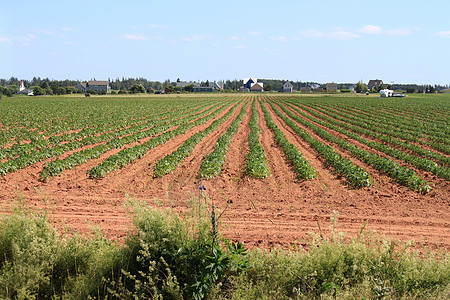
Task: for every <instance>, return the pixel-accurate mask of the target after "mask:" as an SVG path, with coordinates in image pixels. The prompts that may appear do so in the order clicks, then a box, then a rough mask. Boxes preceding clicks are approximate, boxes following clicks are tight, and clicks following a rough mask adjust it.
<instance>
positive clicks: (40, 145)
mask: <svg viewBox="0 0 450 300" xmlns="http://www.w3.org/2000/svg"><path fill="white" fill-rule="evenodd" d="M154 120H155V119H154V118H153V119H151V120H147V121H146V122H145V123H143V124H139V125H134V126H133V125H131V124H127V125H125V124H124V125H122V126H121V127H122V129H125V128H126V127H128V126H129V127H130V128H131V130H133V129H135V130H136V131H137V130H142V129H140V128H145V127H146V124H151V122H152V121H154ZM140 123H142V122H140ZM119 130H120V127H119V128H118V127H117V126H108V127H105V128H101V127H90V128H84V129H82V130H80V131H78V132H72V133H65V134H62V135H55V136H51V137H49V138H48V139H46V138H45V137H44V136H42V135H30V136H28V137H27V140H29V141H30V142H29V143H23V144H21V143H15V144H13V145H12V146H11V147H8V148H2V149H0V159H11V158H14V157H17V156H21V155H26V154H29V153H31V152H33V151H39V150H41V149H44V148H51V147H55V146H57V145H58V144H61V143H63V142H70V141H75V140H80V139H84V138H87V137H93V136H98V135H101V134H103V133H106V132H108V133H109V132H114V131H119ZM121 132H123V131H121Z"/></svg>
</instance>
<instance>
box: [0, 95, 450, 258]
mask: <svg viewBox="0 0 450 300" xmlns="http://www.w3.org/2000/svg"><path fill="white" fill-rule="evenodd" d="M245 105H247V104H245ZM240 107H241V106H240ZM240 107H238V109H237V110H236V111H235V113H234V114H233V116H232V117H231V118H230V119H229V120H227V121H225V122H224V123H223V124H222V125H221V126H220V127H219V129H217V130H216V131H214V132H212V133H211V134H210V135H208V136H207V137H205V138H204V139H203V140H202V141H201V142H200V143H199V144H198V145H197V146H196V147H195V149H194V151H193V153H192V154H191V156H189V157H188V158H187V159H185V160H184V161H183V163H182V164H181V165H180V166H179V167H178V169H177V170H175V171H173V172H172V173H171V174H169V175H166V176H164V177H163V178H153V171H152V168H151V167H152V166H154V165H155V163H156V162H157V161H158V160H159V159H160V158H162V157H164V156H165V155H167V154H169V153H171V152H172V151H174V150H176V149H177V148H178V147H179V146H180V145H181V144H182V143H183V142H184V141H185V140H187V139H188V138H189V137H190V136H191V135H193V134H195V133H196V132H199V131H201V130H204V129H205V128H206V127H208V126H209V125H210V124H211V123H212V121H213V120H210V121H208V122H207V123H206V124H204V125H201V126H196V127H195V128H193V129H192V130H190V131H189V132H187V133H185V134H183V135H180V136H178V137H176V138H174V139H172V140H170V141H169V142H167V143H165V144H164V145H160V146H158V147H156V148H154V149H152V150H150V151H149V152H148V153H147V154H146V155H145V156H144V157H143V158H142V159H140V160H138V161H135V162H134V163H133V164H130V165H128V166H126V167H124V168H122V169H120V170H118V171H116V172H113V173H112V174H109V175H107V176H106V177H105V178H104V179H101V180H94V179H89V177H88V176H87V174H86V172H87V171H88V170H90V169H91V168H92V167H93V166H95V165H97V164H98V163H100V162H101V161H102V160H104V159H105V158H107V157H108V156H110V155H112V154H115V153H117V152H118V151H119V150H114V151H111V152H108V153H105V154H103V155H102V156H101V157H100V158H99V159H94V160H91V161H89V162H88V163H86V164H83V165H80V166H77V167H75V168H74V169H72V170H67V171H65V172H64V173H63V174H62V175H61V176H57V177H55V178H52V179H50V180H49V181H48V182H46V183H43V182H40V181H39V180H38V179H39V172H40V171H41V170H42V167H43V165H44V164H45V163H46V162H47V161H49V160H47V161H44V162H40V163H37V164H35V165H33V166H30V167H27V168H25V169H22V170H18V171H17V172H15V173H12V174H7V175H5V176H3V177H1V178H0V205H1V207H2V211H5V212H6V211H9V210H10V209H11V207H12V206H13V205H16V204H17V205H20V204H19V203H26V204H27V205H29V206H30V207H31V208H33V209H36V210H47V211H48V212H49V215H50V218H51V220H52V221H53V222H54V223H55V224H57V225H58V226H63V225H64V226H67V227H68V228H69V229H70V230H76V231H79V232H81V233H86V232H88V231H89V230H91V229H90V228H91V225H95V226H100V228H102V229H103V230H104V232H105V233H106V234H107V235H108V236H109V237H110V238H111V239H113V240H121V239H122V238H123V237H124V236H125V235H126V232H127V230H128V229H129V228H130V223H131V222H130V218H129V217H128V216H127V212H126V209H125V208H124V206H123V203H124V202H126V200H127V199H129V198H133V199H137V200H140V201H145V202H146V203H148V205H152V206H158V207H170V208H172V209H173V210H175V211H177V212H183V211H186V210H187V209H188V208H189V207H190V206H192V205H195V203H196V202H198V201H204V199H203V198H201V197H199V189H198V187H199V184H203V185H204V186H206V188H207V190H206V192H205V195H206V196H207V198H208V199H207V201H208V203H211V202H214V205H215V206H216V207H217V209H218V210H219V211H223V210H224V209H225V208H226V211H225V212H224V214H223V215H222V218H221V220H220V222H221V225H220V227H219V230H220V231H221V232H222V233H223V235H224V236H225V237H227V238H230V239H235V240H240V241H241V242H244V243H245V245H246V246H248V247H273V246H277V245H279V246H282V247H289V246H291V245H294V244H300V245H302V244H305V239H306V238H307V237H308V233H310V232H319V230H321V231H322V233H323V234H328V233H329V231H330V229H329V225H330V224H331V223H330V216H331V215H332V214H333V212H338V214H339V218H338V220H339V222H338V225H337V229H338V230H342V231H345V232H348V233H349V234H351V235H356V234H357V233H358V232H359V231H360V229H361V227H362V226H363V225H364V224H365V222H367V226H366V227H365V228H364V230H375V231H377V232H378V233H381V234H384V235H385V236H386V237H390V238H393V239H400V240H415V241H416V242H417V245H419V244H424V245H427V246H431V247H441V248H444V249H447V250H448V249H450V210H449V204H450V201H449V198H450V196H449V195H450V186H449V184H448V182H447V181H445V180H442V179H439V178H437V177H436V176H432V175H430V174H426V172H418V173H419V175H421V176H424V175H427V176H426V177H427V178H426V179H427V180H429V181H430V182H432V183H433V184H434V189H433V190H432V191H431V192H430V193H428V194H427V195H421V194H419V193H417V192H415V191H411V190H408V188H406V187H403V186H400V185H398V184H396V183H395V181H394V180H393V179H391V178H389V177H387V176H385V175H381V174H379V173H378V172H377V171H376V170H374V169H373V168H370V167H368V166H366V165H365V164H364V163H362V162H360V161H357V160H356V159H354V158H351V159H352V161H353V160H354V161H355V163H356V164H358V165H359V166H363V167H364V168H365V169H366V171H367V172H369V173H370V175H371V176H372V177H373V178H374V184H373V186H372V187H369V188H363V189H359V190H355V189H349V188H348V187H347V186H346V185H345V179H344V178H340V177H339V176H337V175H335V174H334V173H333V171H332V169H331V168H330V167H329V166H327V165H326V164H325V163H324V161H323V160H322V159H321V158H320V157H318V154H317V153H316V152H315V151H314V149H313V148H312V147H311V146H310V145H309V144H308V143H306V142H304V141H303V140H302V139H301V138H300V137H298V136H297V135H296V133H295V132H294V131H293V130H292V129H290V128H289V127H288V126H287V125H286V124H285V123H284V122H283V121H282V120H281V119H280V118H279V117H277V116H276V115H275V113H274V112H273V111H272V109H271V108H270V106H268V105H266V107H267V108H268V110H269V112H270V113H271V114H272V118H273V120H274V122H275V124H277V126H278V127H279V128H280V129H281V130H282V131H283V132H284V133H285V135H286V137H287V138H288V139H289V141H290V142H291V143H293V144H294V145H296V146H297V147H298V148H299V149H300V151H301V152H302V153H303V154H304V156H305V158H306V159H307V160H308V161H309V162H310V163H311V165H312V166H314V168H316V170H317V173H318V176H317V178H315V179H313V180H310V181H299V180H298V179H297V178H296V176H295V173H294V172H293V171H292V169H291V167H290V166H289V164H288V162H287V161H286V159H285V156H284V154H283V151H282V149H281V148H280V147H278V146H277V145H276V144H275V141H274V138H273V132H272V131H271V130H269V128H268V127H267V124H266V122H265V119H264V114H263V112H262V110H261V107H260V105H258V113H259V127H260V129H261V130H262V132H261V137H260V141H261V144H262V146H263V148H264V150H265V153H266V155H267V158H268V166H269V168H270V172H271V175H270V176H269V177H268V178H266V179H252V178H249V177H248V176H246V175H245V155H246V154H247V153H248V151H249V145H248V142H247V137H248V134H249V131H250V129H249V126H248V123H249V120H250V114H251V107H250V105H248V106H247V114H246V115H245V116H244V119H243V121H242V123H241V126H240V127H239V129H238V131H237V133H236V134H235V135H234V136H233V138H232V140H231V144H230V148H229V150H228V152H227V158H226V160H225V164H224V165H223V171H222V173H221V174H220V175H219V176H217V177H216V178H214V179H203V180H199V178H198V177H197V172H198V169H199V166H200V164H201V161H202V158H203V156H205V155H207V154H208V153H210V152H211V151H212V150H213V147H214V145H215V143H216V141H217V139H218V138H219V137H220V136H221V135H222V134H223V133H225V131H226V130H227V129H228V126H230V124H231V123H232V122H233V120H234V119H235V118H236V116H237V115H238V114H239V111H240ZM227 111H228V109H227V110H225V111H224V112H222V113H221V114H220V115H219V116H218V117H217V118H220V117H221V116H223V115H224V114H225V113H226V112H227ZM217 118H215V119H217ZM305 130H308V129H306V128H305ZM309 132H310V133H311V135H313V136H314V134H313V133H312V132H311V131H309ZM315 137H316V136H315ZM318 139H319V138H318ZM350 142H351V141H350ZM334 148H336V147H334ZM339 152H341V153H342V154H343V155H344V156H346V157H349V154H348V153H345V152H344V151H339Z"/></svg>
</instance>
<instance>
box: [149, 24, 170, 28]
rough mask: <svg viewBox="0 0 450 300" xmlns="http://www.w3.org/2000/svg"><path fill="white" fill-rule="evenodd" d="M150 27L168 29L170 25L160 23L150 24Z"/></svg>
mask: <svg viewBox="0 0 450 300" xmlns="http://www.w3.org/2000/svg"><path fill="white" fill-rule="evenodd" d="M148 27H150V28H160V29H167V28H169V26H167V25H158V24H148Z"/></svg>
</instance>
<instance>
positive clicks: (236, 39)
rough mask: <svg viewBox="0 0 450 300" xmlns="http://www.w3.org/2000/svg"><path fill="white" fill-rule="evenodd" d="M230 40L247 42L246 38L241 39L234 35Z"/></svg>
mask: <svg viewBox="0 0 450 300" xmlns="http://www.w3.org/2000/svg"><path fill="white" fill-rule="evenodd" d="M230 40H232V41H243V40H245V38H244V37H240V36H236V35H232V36H230Z"/></svg>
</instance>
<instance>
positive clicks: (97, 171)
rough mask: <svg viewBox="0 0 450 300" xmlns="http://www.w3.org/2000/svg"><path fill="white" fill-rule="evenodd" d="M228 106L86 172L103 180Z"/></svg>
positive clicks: (195, 118) (226, 104) (223, 106)
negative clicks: (109, 174)
mask: <svg viewBox="0 0 450 300" xmlns="http://www.w3.org/2000/svg"><path fill="white" fill-rule="evenodd" d="M229 105H230V101H228V102H226V103H225V104H223V105H222V106H221V107H220V108H218V109H216V110H215V111H214V112H212V113H210V114H208V115H206V116H203V117H201V118H197V116H193V117H192V120H194V121H192V122H188V123H185V124H182V125H180V126H178V127H177V128H176V129H174V130H170V131H166V132H164V133H163V134H161V135H159V136H156V137H154V138H151V139H150V140H148V141H147V142H144V143H142V144H140V145H136V146H133V147H130V148H127V149H123V150H121V151H120V152H119V153H117V154H115V155H111V156H110V157H108V158H107V159H105V160H104V161H103V162H101V163H100V164H99V165H97V166H95V167H93V168H92V169H90V170H89V171H88V175H89V177H91V178H97V179H99V178H103V177H105V176H106V175H107V174H108V173H111V172H113V171H115V170H118V169H120V168H123V167H124V166H126V165H128V164H130V163H132V162H133V161H135V160H137V159H140V158H142V157H143V156H144V155H145V154H146V153H147V152H148V151H150V150H151V149H153V148H155V147H157V146H159V145H162V144H164V143H165V142H167V141H169V140H170V139H173V138H174V137H176V136H178V135H181V134H183V133H185V132H187V131H188V130H189V129H191V128H193V127H195V126H198V125H201V124H204V123H206V122H207V121H208V120H210V119H212V118H215V117H216V116H218V115H219V114H220V113H221V112H222V111H224V110H225V109H226V108H227V107H228V106H229Z"/></svg>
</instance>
